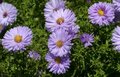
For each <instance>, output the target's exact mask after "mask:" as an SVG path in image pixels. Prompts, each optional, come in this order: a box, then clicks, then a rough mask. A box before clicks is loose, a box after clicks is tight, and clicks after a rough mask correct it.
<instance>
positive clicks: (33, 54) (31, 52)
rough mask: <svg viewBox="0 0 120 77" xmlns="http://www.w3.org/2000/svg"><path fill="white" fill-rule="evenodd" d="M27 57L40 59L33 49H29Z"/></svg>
mask: <svg viewBox="0 0 120 77" xmlns="http://www.w3.org/2000/svg"><path fill="white" fill-rule="evenodd" d="M28 57H30V58H33V59H35V60H40V55H39V54H38V53H37V52H35V51H30V52H29V54H28Z"/></svg>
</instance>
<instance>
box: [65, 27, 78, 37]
mask: <svg viewBox="0 0 120 77" xmlns="http://www.w3.org/2000/svg"><path fill="white" fill-rule="evenodd" d="M79 29H80V27H79V26H78V25H76V26H75V25H73V26H71V27H70V28H68V30H67V31H68V34H69V35H71V37H72V39H75V38H77V33H78V32H79Z"/></svg>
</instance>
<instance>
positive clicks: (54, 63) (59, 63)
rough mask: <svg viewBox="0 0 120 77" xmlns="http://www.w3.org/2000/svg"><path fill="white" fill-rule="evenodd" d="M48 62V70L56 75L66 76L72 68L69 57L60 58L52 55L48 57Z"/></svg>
mask: <svg viewBox="0 0 120 77" xmlns="http://www.w3.org/2000/svg"><path fill="white" fill-rule="evenodd" d="M46 60H47V61H48V62H49V64H48V69H50V70H49V71H50V72H52V73H54V74H64V73H66V71H67V70H68V69H69V67H70V62H71V61H70V58H69V56H68V55H67V56H64V57H58V56H55V55H53V54H51V53H48V54H47V55H46Z"/></svg>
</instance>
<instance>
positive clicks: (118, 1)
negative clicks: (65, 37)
mask: <svg viewBox="0 0 120 77" xmlns="http://www.w3.org/2000/svg"><path fill="white" fill-rule="evenodd" d="M113 4H114V8H115V10H117V11H119V12H120V0H113Z"/></svg>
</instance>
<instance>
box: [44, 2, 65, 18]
mask: <svg viewBox="0 0 120 77" xmlns="http://www.w3.org/2000/svg"><path fill="white" fill-rule="evenodd" d="M59 9H65V2H64V1H63V0H50V1H49V2H47V3H46V5H45V9H44V12H45V13H44V15H45V17H46V18H47V17H49V16H51V14H52V13H53V12H54V11H57V10H59Z"/></svg>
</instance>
